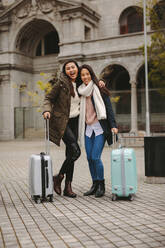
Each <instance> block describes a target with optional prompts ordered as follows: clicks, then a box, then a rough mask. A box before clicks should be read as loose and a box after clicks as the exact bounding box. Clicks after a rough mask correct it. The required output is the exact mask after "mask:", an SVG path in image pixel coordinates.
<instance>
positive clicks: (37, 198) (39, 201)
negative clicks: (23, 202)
mask: <svg viewBox="0 0 165 248" xmlns="http://www.w3.org/2000/svg"><path fill="white" fill-rule="evenodd" d="M33 200H34V201H35V203H37V204H40V203H41V198H39V197H33Z"/></svg>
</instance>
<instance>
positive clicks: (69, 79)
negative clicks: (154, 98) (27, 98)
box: [43, 60, 80, 197]
mask: <svg viewBox="0 0 165 248" xmlns="http://www.w3.org/2000/svg"><path fill="white" fill-rule="evenodd" d="M78 76H79V66H78V64H77V62H76V61H74V60H69V61H67V62H66V63H65V64H64V65H63V68H62V72H61V75H60V78H59V80H58V82H56V83H55V84H54V86H53V88H52V90H51V92H50V93H49V94H47V95H46V97H45V101H44V113H43V116H44V118H49V119H50V140H51V141H52V142H54V143H55V144H57V145H60V141H61V139H62V140H63V142H64V144H65V145H66V152H65V154H66V159H65V161H64V162H63V164H62V166H61V169H60V171H59V173H58V175H56V176H54V190H55V192H56V193H57V194H58V195H61V182H62V180H63V178H64V175H66V180H65V188H64V195H65V196H68V197H76V194H75V193H74V192H73V191H72V187H71V182H72V179H73V171H74V162H75V161H76V160H77V159H78V158H79V156H80V148H79V145H78V143H77V138H78V118H79V112H80V110H79V104H80V98H79V96H78V93H77V86H78V81H79V80H78Z"/></svg>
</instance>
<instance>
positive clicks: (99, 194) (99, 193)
mask: <svg viewBox="0 0 165 248" xmlns="http://www.w3.org/2000/svg"><path fill="white" fill-rule="evenodd" d="M104 194H105V183H104V180H101V181H98V187H97V190H96V193H95V197H102V196H103V195H104Z"/></svg>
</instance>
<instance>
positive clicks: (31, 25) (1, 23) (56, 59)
mask: <svg viewBox="0 0 165 248" xmlns="http://www.w3.org/2000/svg"><path fill="white" fill-rule="evenodd" d="M139 9H140V7H139V1H138V0H124V1H123V0H117V1H114V0H83V1H82V0H69V1H68V0H15V1H14V0H2V1H0V116H1V121H0V140H9V139H14V138H15V128H16V125H19V123H17V114H16V112H15V110H16V108H19V107H22V108H23V107H29V106H30V104H31V103H30V102H28V101H26V102H23V101H22V95H21V91H18V90H16V89H15V88H14V87H13V84H14V83H17V84H18V85H19V86H20V88H21V87H22V85H24V83H25V84H26V85H27V84H31V87H32V89H33V90H34V89H35V87H36V86H35V82H36V81H37V80H39V79H40V78H41V76H40V73H41V72H45V73H50V74H51V73H53V72H54V71H55V70H56V69H57V68H58V66H59V65H60V66H61V65H62V64H63V62H64V61H65V60H66V59H68V58H74V59H76V60H77V61H78V63H79V64H80V65H81V64H82V63H88V64H90V65H91V66H92V67H93V69H94V70H95V72H96V74H97V75H98V76H101V77H104V78H105V80H106V81H107V85H108V87H109V88H110V89H111V92H112V96H119V101H118V102H117V103H113V105H114V111H115V114H116V118H117V120H118V123H119V127H120V128H121V131H126V132H133V133H138V130H145V93H144V58H143V56H142V54H141V53H140V50H139V47H140V46H142V45H143V44H144V36H143V17H142V14H141V13H140V12H139V11H138V10H139ZM148 31H149V30H148ZM158 116H159V118H158ZM160 118H162V115H160V113H159V111H157V112H156V113H155V115H154V113H153V115H152V123H157V120H158V119H159V120H160ZM163 121H164V119H162V120H160V123H163ZM16 123H17V124H16Z"/></svg>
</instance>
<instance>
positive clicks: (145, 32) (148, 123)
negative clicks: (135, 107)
mask: <svg viewBox="0 0 165 248" xmlns="http://www.w3.org/2000/svg"><path fill="white" fill-rule="evenodd" d="M143 18H144V54H145V95H146V135H147V136H150V113H149V91H148V60H147V25H146V0H143Z"/></svg>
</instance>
